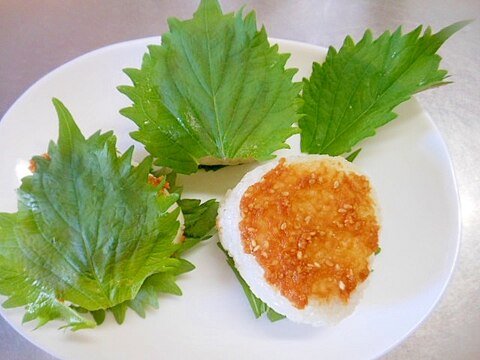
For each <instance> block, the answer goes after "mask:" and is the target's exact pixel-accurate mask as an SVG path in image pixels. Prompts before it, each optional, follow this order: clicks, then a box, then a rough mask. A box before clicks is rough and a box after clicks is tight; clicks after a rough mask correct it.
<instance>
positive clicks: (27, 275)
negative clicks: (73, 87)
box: [0, 99, 184, 330]
mask: <svg viewBox="0 0 480 360" xmlns="http://www.w3.org/2000/svg"><path fill="white" fill-rule="evenodd" d="M54 105H55V108H56V110H57V113H58V116H59V138H58V141H57V143H54V142H51V143H50V145H49V148H48V156H45V157H42V156H37V157H34V158H33V161H34V163H35V167H36V169H35V172H34V173H33V175H31V176H28V177H26V178H24V179H23V180H22V184H21V187H20V189H19V190H18V196H19V204H18V212H17V213H14V214H6V213H0V293H1V294H3V295H6V296H7V297H8V299H7V300H6V301H5V303H4V304H3V306H4V307H17V306H25V307H26V315H25V319H24V320H25V321H29V320H33V319H37V320H38V323H39V326H40V325H43V324H44V323H46V322H48V321H50V320H53V319H63V320H64V321H65V323H66V326H67V327H71V328H72V329H73V330H78V329H81V328H85V327H93V326H95V322H94V321H92V320H89V319H86V318H84V317H83V316H82V315H80V313H81V312H77V311H76V310H75V307H74V306H69V304H73V305H75V306H76V307H81V308H83V309H85V310H88V311H99V310H102V309H110V310H112V311H113V312H114V314H115V316H116V317H117V320H119V321H122V319H123V318H124V315H123V316H122V311H123V310H122V309H123V306H124V305H123V304H125V303H126V302H128V301H130V300H132V299H135V297H136V295H137V293H138V292H139V290H140V288H141V286H142V284H143V283H144V282H145V279H147V278H149V277H151V276H154V274H157V273H166V272H171V273H172V274H175V273H180V272H181V271H178V269H179V268H184V264H183V260H180V259H176V258H172V256H174V254H175V253H176V252H177V251H178V250H179V249H180V248H181V244H173V240H174V239H175V238H176V236H177V233H178V231H179V221H178V220H177V218H178V217H179V214H180V208H179V207H177V208H176V209H173V210H172V205H173V204H174V203H175V202H176V201H177V199H178V195H177V194H167V193H165V192H163V191H160V190H161V186H162V184H160V185H158V186H154V185H151V184H149V183H148V180H147V179H148V175H149V169H150V165H151V158H150V157H148V158H146V159H145V160H144V161H142V162H141V163H140V164H139V165H138V166H136V167H133V166H132V165H131V156H132V151H133V149H132V148H130V149H129V150H127V152H125V153H124V154H123V155H117V152H116V147H115V146H116V138H115V137H114V136H113V135H112V133H111V132H108V133H104V134H101V133H100V132H97V133H95V134H93V135H92V136H91V137H89V138H85V137H84V136H83V135H82V134H81V132H80V130H79V128H78V127H77V125H76V124H75V122H74V120H73V118H72V116H71V115H70V113H69V112H68V110H67V109H66V108H65V106H63V104H62V103H61V102H60V101H58V100H55V99H54ZM96 319H97V321H98V320H101V319H100V317H98V316H97V317H96Z"/></svg>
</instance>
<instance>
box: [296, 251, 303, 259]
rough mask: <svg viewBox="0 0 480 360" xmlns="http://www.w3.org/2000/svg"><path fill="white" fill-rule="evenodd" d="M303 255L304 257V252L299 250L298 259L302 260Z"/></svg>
mask: <svg viewBox="0 0 480 360" xmlns="http://www.w3.org/2000/svg"><path fill="white" fill-rule="evenodd" d="M302 257H303V254H302V252H301V251H297V259H298V260H301V259H302Z"/></svg>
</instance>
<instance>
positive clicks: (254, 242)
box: [252, 240, 257, 248]
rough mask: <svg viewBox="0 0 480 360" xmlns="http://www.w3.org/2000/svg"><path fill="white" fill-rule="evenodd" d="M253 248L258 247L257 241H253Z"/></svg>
mask: <svg viewBox="0 0 480 360" xmlns="http://www.w3.org/2000/svg"><path fill="white" fill-rule="evenodd" d="M252 247H253V248H255V247H257V242H256V241H255V240H252Z"/></svg>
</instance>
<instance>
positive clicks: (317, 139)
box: [299, 21, 469, 155]
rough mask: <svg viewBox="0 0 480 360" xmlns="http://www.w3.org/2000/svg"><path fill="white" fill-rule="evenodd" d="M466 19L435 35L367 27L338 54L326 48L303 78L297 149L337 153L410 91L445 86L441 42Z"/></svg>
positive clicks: (368, 132) (371, 129)
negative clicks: (375, 30)
mask: <svg viewBox="0 0 480 360" xmlns="http://www.w3.org/2000/svg"><path fill="white" fill-rule="evenodd" d="M468 23H469V22H468V21H463V22H458V23H455V24H452V25H450V26H448V27H446V28H444V29H443V30H441V31H440V32H438V33H436V34H432V31H431V29H430V28H427V29H426V30H425V32H424V33H423V34H422V27H421V26H419V27H418V28H416V29H415V30H413V31H412V32H410V33H407V34H405V35H402V31H401V28H398V29H397V30H396V31H395V32H394V33H393V34H391V33H390V32H388V31H387V32H385V33H383V34H382V35H381V36H380V37H379V38H377V39H373V36H372V33H371V31H366V32H365V35H364V36H363V38H362V39H361V41H359V42H358V43H357V44H355V43H354V42H353V40H352V39H351V38H350V37H347V38H346V39H345V41H344V43H343V46H342V47H341V49H340V50H339V51H338V52H337V51H336V50H335V49H334V48H333V47H330V48H329V50H328V54H327V58H326V60H325V62H324V63H323V64H318V63H314V64H313V71H312V74H311V77H310V79H304V88H303V95H302V98H303V107H302V109H301V111H300V112H301V113H302V114H303V115H304V117H303V118H302V119H300V120H299V126H300V128H301V130H302V132H301V149H302V151H303V152H307V153H315V154H329V155H341V154H343V153H346V152H349V151H350V150H351V148H352V147H353V146H354V145H355V144H357V143H358V142H359V141H361V140H362V139H364V138H366V137H369V136H373V135H374V134H375V129H376V128H378V127H380V126H382V125H384V124H386V123H388V122H389V121H391V120H393V119H394V118H395V117H396V116H397V115H396V114H395V113H394V112H393V111H392V110H393V108H395V107H396V106H397V105H399V104H400V103H402V102H404V101H406V100H408V99H409V98H410V97H411V96H412V95H413V94H415V93H417V92H419V91H423V90H426V89H428V88H432V87H435V86H439V85H443V84H446V83H447V82H446V81H445V79H446V78H447V71H445V70H439V64H440V60H441V57H440V56H439V55H438V54H436V52H437V50H438V49H439V48H440V46H441V45H442V44H443V43H444V42H445V41H446V40H447V39H448V38H449V37H450V36H452V35H453V34H454V33H455V32H457V31H459V30H460V29H461V28H463V27H464V26H466V25H467V24H468Z"/></svg>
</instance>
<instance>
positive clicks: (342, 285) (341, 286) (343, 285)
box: [338, 280, 345, 291]
mask: <svg viewBox="0 0 480 360" xmlns="http://www.w3.org/2000/svg"><path fill="white" fill-rule="evenodd" d="M338 287H339V288H340V290H342V291H343V290H345V284H344V283H343V281H342V280H340V281H339V282H338Z"/></svg>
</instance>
